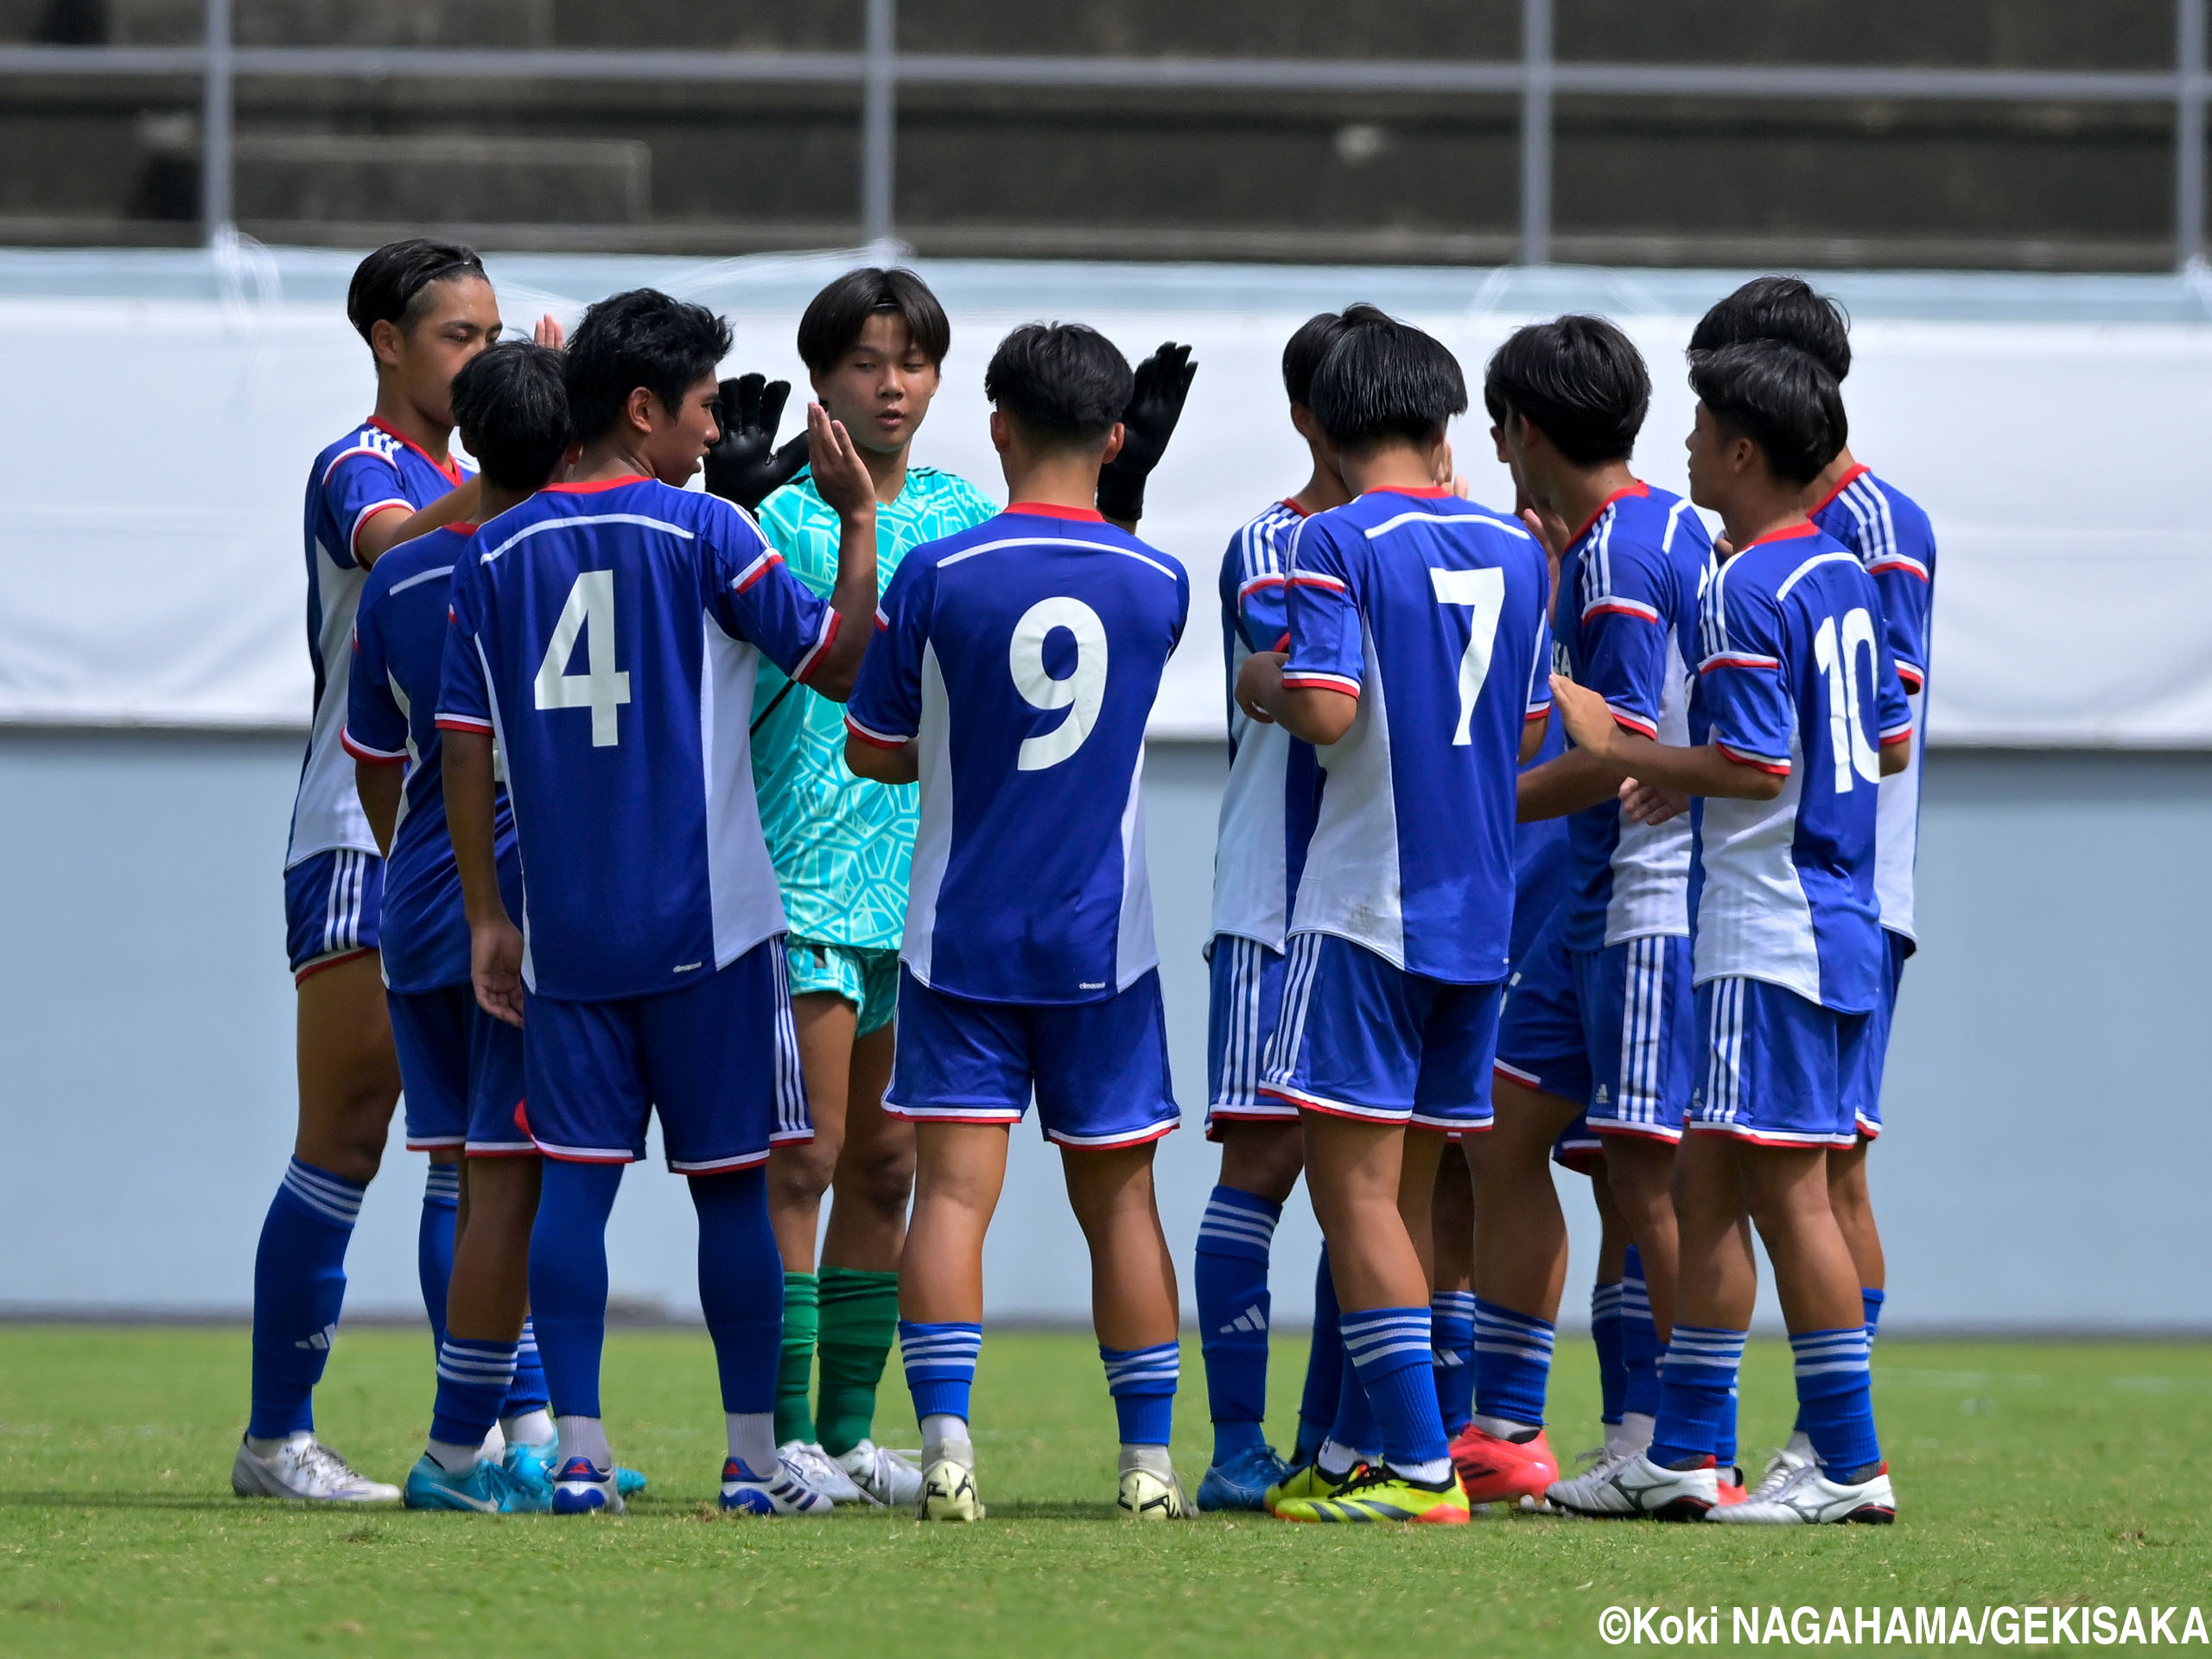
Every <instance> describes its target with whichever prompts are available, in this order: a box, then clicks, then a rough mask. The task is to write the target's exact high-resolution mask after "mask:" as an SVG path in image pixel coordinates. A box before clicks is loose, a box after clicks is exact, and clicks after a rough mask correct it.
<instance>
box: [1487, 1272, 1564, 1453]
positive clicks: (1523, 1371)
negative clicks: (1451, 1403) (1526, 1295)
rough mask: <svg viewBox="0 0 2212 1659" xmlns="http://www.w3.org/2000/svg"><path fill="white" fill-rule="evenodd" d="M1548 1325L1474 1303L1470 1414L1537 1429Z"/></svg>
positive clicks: (1546, 1375)
mask: <svg viewBox="0 0 2212 1659" xmlns="http://www.w3.org/2000/svg"><path fill="white" fill-rule="evenodd" d="M1553 1334H1554V1332H1553V1328H1552V1322H1551V1321H1550V1320H1549V1319H1537V1318H1536V1317H1535V1315H1533V1314H1529V1313H1515V1312H1514V1311H1513V1310H1512V1309H1511V1308H1510V1307H1500V1306H1498V1305H1497V1303H1496V1302H1485V1301H1483V1300H1480V1299H1479V1298H1478V1299H1477V1300H1476V1302H1475V1412H1476V1414H1477V1415H1478V1416H1483V1417H1493V1418H1497V1419H1498V1420H1500V1421H1504V1422H1509V1423H1526V1424H1529V1425H1530V1426H1531V1427H1535V1426H1540V1425H1541V1423H1542V1422H1543V1421H1544V1393H1545V1390H1546V1389H1547V1388H1548V1386H1549V1385H1550V1383H1551V1378H1552V1338H1553Z"/></svg>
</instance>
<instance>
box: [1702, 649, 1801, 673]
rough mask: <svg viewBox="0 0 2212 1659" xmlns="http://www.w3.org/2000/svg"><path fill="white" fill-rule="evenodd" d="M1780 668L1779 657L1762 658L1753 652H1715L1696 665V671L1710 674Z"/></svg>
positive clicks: (1780, 659) (1780, 661)
mask: <svg viewBox="0 0 2212 1659" xmlns="http://www.w3.org/2000/svg"><path fill="white" fill-rule="evenodd" d="M1781 666H1782V658H1779V657H1762V656H1760V655H1759V654H1758V652H1753V651H1716V652H1713V655H1712V656H1710V657H1708V658H1706V659H1705V660H1704V661H1703V662H1701V663H1700V664H1698V665H1697V671H1698V672H1699V673H1700V674H1710V673H1712V672H1713V671H1714V670H1715V669H1719V668H1770V669H1779V668H1780V667H1781Z"/></svg>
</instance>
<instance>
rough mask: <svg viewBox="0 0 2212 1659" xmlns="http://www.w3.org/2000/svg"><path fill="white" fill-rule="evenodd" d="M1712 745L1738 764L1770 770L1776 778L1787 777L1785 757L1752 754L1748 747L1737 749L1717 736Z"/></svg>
mask: <svg viewBox="0 0 2212 1659" xmlns="http://www.w3.org/2000/svg"><path fill="white" fill-rule="evenodd" d="M1713 747H1714V748H1716V749H1718V750H1719V751H1720V753H1721V754H1722V755H1723V756H1724V757H1725V758H1726V759H1727V760H1733V761H1734V762H1735V763H1736V764H1737V765H1738V766H1750V767H1751V768H1752V769H1753V770H1754V771H1758V772H1770V773H1772V774H1773V775H1774V776H1775V777H1777V778H1787V777H1788V776H1789V760H1787V759H1784V758H1782V757H1779V756H1776V755H1770V754H1753V753H1751V751H1750V750H1748V749H1738V748H1736V747H1733V746H1732V745H1731V744H1727V743H1724V742H1722V741H1720V740H1719V738H1717V737H1716V738H1714V739H1713Z"/></svg>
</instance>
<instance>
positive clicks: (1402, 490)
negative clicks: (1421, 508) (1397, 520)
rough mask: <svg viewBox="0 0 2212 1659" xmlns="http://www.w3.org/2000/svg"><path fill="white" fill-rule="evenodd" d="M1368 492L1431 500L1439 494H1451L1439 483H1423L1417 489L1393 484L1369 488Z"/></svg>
mask: <svg viewBox="0 0 2212 1659" xmlns="http://www.w3.org/2000/svg"><path fill="white" fill-rule="evenodd" d="M1368 493H1369V494H1370V495H1410V496H1412V497H1413V498H1414V499H1415V500H1416V501H1433V500H1435V499H1438V498H1439V497H1440V496H1446V495H1449V494H1451V493H1452V492H1451V491H1450V490H1449V489H1447V488H1446V486H1443V485H1441V484H1424V485H1422V486H1420V487H1419V488H1418V489H1415V488H1410V487H1408V486H1402V485H1395V484H1393V485H1389V486H1385V487H1384V488H1383V489H1379V490H1370V491H1369V492H1368Z"/></svg>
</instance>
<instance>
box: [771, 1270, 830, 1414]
mask: <svg viewBox="0 0 2212 1659" xmlns="http://www.w3.org/2000/svg"><path fill="white" fill-rule="evenodd" d="M820 1301H821V1297H820V1291H819V1288H818V1281H817V1280H816V1278H815V1276H814V1275H813V1274H810V1273H786V1274H785V1275H784V1357H783V1361H782V1363H780V1364H779V1365H778V1366H777V1367H776V1444H777V1445H779V1446H781V1445H783V1444H784V1443H785V1441H787V1440H809V1441H810V1440H813V1439H814V1417H813V1414H812V1413H810V1412H809V1411H808V1410H807V1385H808V1384H809V1383H811V1382H812V1381H813V1380H814V1337H815V1332H817V1330H818V1329H819V1328H820V1326H821V1323H822V1311H821V1306H820Z"/></svg>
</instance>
